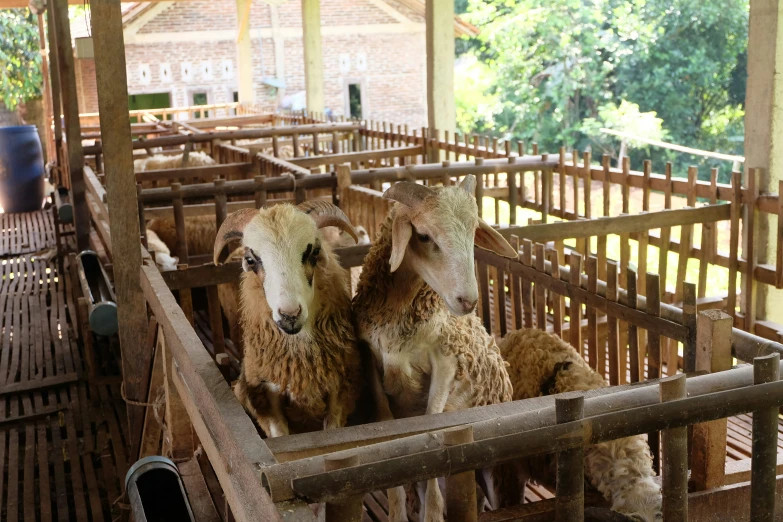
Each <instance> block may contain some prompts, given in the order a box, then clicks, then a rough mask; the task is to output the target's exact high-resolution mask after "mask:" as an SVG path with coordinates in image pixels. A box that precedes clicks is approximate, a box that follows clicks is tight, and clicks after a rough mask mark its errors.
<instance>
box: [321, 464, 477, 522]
mask: <svg viewBox="0 0 783 522" xmlns="http://www.w3.org/2000/svg"><path fill="white" fill-rule="evenodd" d="M358 464H359V456H358V455H356V454H355V453H354V454H353V455H350V456H347V457H343V458H335V457H326V458H324V471H333V470H335V469H343V468H350V467H352V466H356V465H358ZM474 495H475V488H474ZM363 497H364V496H363V495H356V496H353V497H349V498H346V499H343V500H337V501H334V502H327V503H326V522H359V521H360V520H361V519H362V498H363ZM473 505H474V506H475V502H474V504H473ZM474 509H475V508H474Z"/></svg>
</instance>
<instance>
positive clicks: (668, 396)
mask: <svg viewBox="0 0 783 522" xmlns="http://www.w3.org/2000/svg"><path fill="white" fill-rule="evenodd" d="M659 389H660V393H661V402H667V401H675V400H677V399H686V398H687V397H688V394H687V391H686V384H685V374H684V373H680V374H677V375H675V376H672V377H669V378H667V379H664V380H662V381H661V383H660V386H659ZM661 435H662V437H661V439H662V440H661V442H662V446H663V465H662V468H663V519H664V520H688V427H687V426H682V427H679V428H670V429H668V430H663V431H662V432H661Z"/></svg>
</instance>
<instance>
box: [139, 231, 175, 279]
mask: <svg viewBox="0 0 783 522" xmlns="http://www.w3.org/2000/svg"><path fill="white" fill-rule="evenodd" d="M147 250H149V251H150V252H151V253H152V254H153V255H154V256H155V264H156V265H158V268H160V269H161V270H163V271H170V270H176V269H177V263H179V258H178V257H176V256H173V257H172V255H171V249H169V247H168V246H167V245H166V243H164V242H163V241H161V240H160V238H159V237H158V235H157V234H156V233H155V232H154V231H152V230H147Z"/></svg>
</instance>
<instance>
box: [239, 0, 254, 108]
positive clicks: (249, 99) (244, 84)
mask: <svg viewBox="0 0 783 522" xmlns="http://www.w3.org/2000/svg"><path fill="white" fill-rule="evenodd" d="M251 3H252V2H251V0H236V5H237V80H238V81H237V84H238V85H237V86H238V88H239V89H238V90H239V93H238V95H239V103H240V104H245V103H250V104H252V103H255V101H256V94H255V90H254V89H253V46H252V44H251V42H250V4H251Z"/></svg>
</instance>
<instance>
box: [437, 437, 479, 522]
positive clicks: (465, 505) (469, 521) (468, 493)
mask: <svg viewBox="0 0 783 522" xmlns="http://www.w3.org/2000/svg"><path fill="white" fill-rule="evenodd" d="M469 442H473V426H468V427H457V428H452V429H449V430H446V431H444V432H443V445H444V446H445V447H447V448H448V447H451V446H458V445H459V444H468V443H469ZM446 512H447V513H448V514H449V520H460V521H462V522H476V520H478V513H477V512H476V474H475V472H473V471H465V472H462V473H455V474H453V475H449V476H448V477H446Z"/></svg>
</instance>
